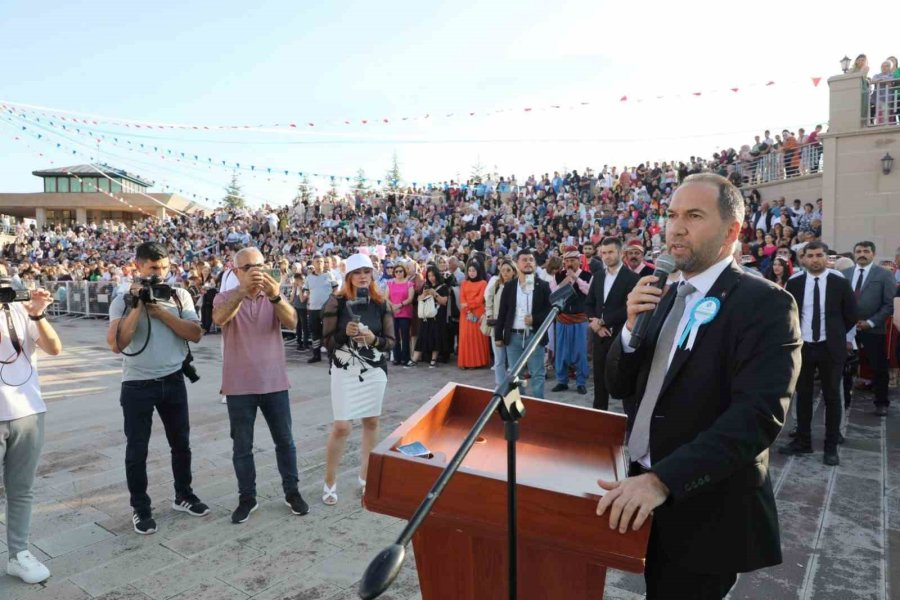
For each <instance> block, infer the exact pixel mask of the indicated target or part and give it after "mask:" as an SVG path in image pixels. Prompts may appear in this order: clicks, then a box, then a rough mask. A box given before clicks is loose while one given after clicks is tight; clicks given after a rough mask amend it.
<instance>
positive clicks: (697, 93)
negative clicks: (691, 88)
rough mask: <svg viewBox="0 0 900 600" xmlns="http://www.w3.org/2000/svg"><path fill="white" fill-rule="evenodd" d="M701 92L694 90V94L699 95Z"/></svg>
mask: <svg viewBox="0 0 900 600" xmlns="http://www.w3.org/2000/svg"><path fill="white" fill-rule="evenodd" d="M701 93H702V92H694V95H695V96H699V95H700V94H701Z"/></svg>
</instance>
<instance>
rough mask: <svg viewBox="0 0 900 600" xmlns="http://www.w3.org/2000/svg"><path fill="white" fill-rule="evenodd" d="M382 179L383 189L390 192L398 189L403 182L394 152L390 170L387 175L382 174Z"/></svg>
mask: <svg viewBox="0 0 900 600" xmlns="http://www.w3.org/2000/svg"><path fill="white" fill-rule="evenodd" d="M384 179H385V185H384V187H386V188H388V189H390V190H396V189H399V188H400V182H401V181H402V180H403V176H402V175H400V162H399V161H398V160H397V153H396V152H394V158H393V160H392V161H391V168H390V169H388V171H387V173H385V174H384Z"/></svg>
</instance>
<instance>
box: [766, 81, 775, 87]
mask: <svg viewBox="0 0 900 600" xmlns="http://www.w3.org/2000/svg"><path fill="white" fill-rule="evenodd" d="M770 85H775V82H774V81H770V82H769V83H767V84H766V86H770Z"/></svg>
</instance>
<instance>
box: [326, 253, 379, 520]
mask: <svg viewBox="0 0 900 600" xmlns="http://www.w3.org/2000/svg"><path fill="white" fill-rule="evenodd" d="M345 264H346V266H347V271H346V273H347V274H346V276H345V278H344V282H343V285H342V286H341V291H340V292H338V293H337V294H336V295H334V296H332V297H330V298H329V299H328V301H327V302H325V306H324V307H323V308H322V338H323V340H324V343H325V347H326V348H327V349H328V356H329V361H330V372H331V407H332V409H333V411H334V425H333V426H332V428H331V435H329V436H328V448H327V459H326V463H325V487H324V489H323V492H322V502H324V503H325V504H328V505H333V504H336V503H337V473H336V471H337V468H338V466H339V465H340V464H341V457H342V456H343V454H344V447H345V445H346V443H347V437H348V436H349V435H350V431H351V430H352V425H351V421H353V420H354V419H362V425H363V431H362V444H361V445H360V466H359V485H360V487H361V488H363V489H364V488H365V486H366V470H367V468H368V466H369V453H370V452H372V448H374V447H375V443H376V442H377V441H378V419H379V417H380V416H381V403H382V400H383V399H384V390H385V388H386V387H387V362H388V358H389V357H390V354H391V349H392V348H393V347H394V317H393V314H392V313H391V311H390V307H389V305H388V303H387V302H386V301H385V298H384V296H383V295H382V293H381V291H380V290H379V288H378V285H377V284H376V283H375V278H374V277H373V275H372V271H373V269H372V261H371V259H370V258H369V257H368V256H365V255H363V254H354V255H353V256H351V257H350V258H348V259H347V261H346V263H345ZM359 290H362V293H359ZM366 291H368V294H366V293H365V292H366Z"/></svg>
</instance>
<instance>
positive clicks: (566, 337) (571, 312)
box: [550, 246, 591, 395]
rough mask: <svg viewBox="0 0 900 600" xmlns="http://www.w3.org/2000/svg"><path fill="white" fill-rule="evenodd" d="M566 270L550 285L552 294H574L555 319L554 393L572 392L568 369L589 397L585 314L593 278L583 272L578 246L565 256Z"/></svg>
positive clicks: (579, 391) (582, 391) (581, 390)
mask: <svg viewBox="0 0 900 600" xmlns="http://www.w3.org/2000/svg"><path fill="white" fill-rule="evenodd" d="M563 266H564V267H565V269H564V270H562V271H560V272H559V273H557V274H556V277H555V278H554V280H553V281H552V282H551V283H550V289H551V291H556V290H557V289H559V288H560V287H562V286H564V285H571V286H572V287H573V288H575V293H574V294H572V296H571V297H570V298H569V299H568V300H567V301H566V305H565V306H564V307H563V309H562V311H561V312H560V313H559V316H557V317H556V353H555V354H556V365H555V367H554V369H555V371H556V382H557V383H556V385H555V386H554V387H553V389H552V390H551V391H552V392H562V391H565V390H568V389H569V367H573V368H574V369H575V384H576V385H577V390H578V393H579V394H581V395H584V394H587V375H588V364H587V335H588V317H587V313H585V306H586V299H587V293H588V291H589V290H590V284H591V274H590V273H588V272H587V271H582V270H581V253H580V252H578V248H576V247H575V246H566V248H565V254H564V255H563Z"/></svg>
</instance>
